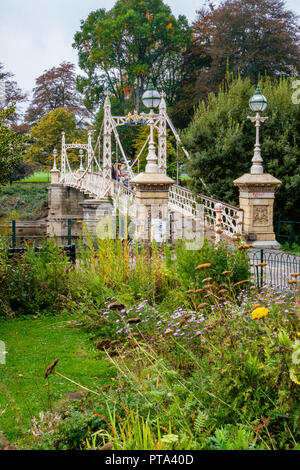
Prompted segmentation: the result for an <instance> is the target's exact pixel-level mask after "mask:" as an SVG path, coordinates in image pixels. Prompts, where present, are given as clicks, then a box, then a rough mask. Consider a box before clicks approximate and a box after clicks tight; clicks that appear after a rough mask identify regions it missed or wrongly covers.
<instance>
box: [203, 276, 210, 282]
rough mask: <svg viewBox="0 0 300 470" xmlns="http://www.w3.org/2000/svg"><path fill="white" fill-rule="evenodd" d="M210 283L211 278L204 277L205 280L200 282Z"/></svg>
mask: <svg viewBox="0 0 300 470" xmlns="http://www.w3.org/2000/svg"><path fill="white" fill-rule="evenodd" d="M209 281H212V277H206V278H205V279H202V282H209Z"/></svg>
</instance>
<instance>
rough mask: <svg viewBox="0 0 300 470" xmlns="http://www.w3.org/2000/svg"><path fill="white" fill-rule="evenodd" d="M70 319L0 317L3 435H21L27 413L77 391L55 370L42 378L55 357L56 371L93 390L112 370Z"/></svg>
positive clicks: (52, 405)
mask: <svg viewBox="0 0 300 470" xmlns="http://www.w3.org/2000/svg"><path fill="white" fill-rule="evenodd" d="M70 320H71V318H67V317H61V316H60V317H58V316H57V317H43V318H36V319H34V318H30V319H28V318H24V319H11V320H6V321H3V320H2V321H0V340H2V341H4V342H5V350H6V351H7V354H5V357H6V364H0V430H1V431H2V432H3V433H4V435H5V436H6V437H7V438H8V439H9V440H14V439H15V438H17V437H21V435H22V431H24V430H26V428H27V429H28V427H29V426H30V423H31V419H32V416H37V415H38V414H39V412H40V411H43V410H44V411H45V410H49V409H51V408H55V406H56V404H57V403H58V402H59V401H60V400H61V399H64V398H68V393H69V392H77V391H79V390H81V389H80V388H78V387H77V386H76V385H74V384H72V383H70V382H68V381H66V380H64V379H63V378H61V377H60V376H58V375H56V374H52V375H50V376H49V378H48V379H46V380H45V379H44V373H45V370H46V367H47V366H48V365H49V364H50V363H51V362H52V361H53V360H54V359H55V358H59V362H58V364H57V366H56V369H57V371H58V372H60V373H62V374H63V375H65V376H67V377H69V378H70V379H72V380H74V381H76V382H78V383H80V384H81V385H84V386H86V387H88V388H90V389H92V390H95V391H99V388H100V387H102V386H103V385H105V384H107V383H111V377H114V376H115V375H116V373H115V371H114V368H113V366H112V365H111V364H110V363H109V362H107V361H105V360H99V359H97V355H98V353H97V351H96V350H95V349H94V346H93V343H92V342H91V341H90V339H89V336H88V334H87V333H85V332H84V331H83V330H80V329H79V328H76V327H70V326H68V321H70ZM47 384H48V385H47Z"/></svg>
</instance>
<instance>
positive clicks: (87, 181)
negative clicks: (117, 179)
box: [60, 172, 112, 198]
mask: <svg viewBox="0 0 300 470" xmlns="http://www.w3.org/2000/svg"><path fill="white" fill-rule="evenodd" d="M60 182H61V183H64V184H65V185H66V186H70V187H72V188H75V189H78V190H79V191H83V192H86V193H88V194H90V195H91V196H93V197H95V198H101V197H104V196H105V195H107V194H110V193H111V190H112V180H109V179H107V178H103V176H102V174H101V173H100V172H99V173H98V172H93V173H90V172H88V173H86V174H85V175H83V176H82V177H78V178H77V177H76V176H75V175H74V174H73V173H71V172H70V173H64V174H63V175H62V177H61V179H60Z"/></svg>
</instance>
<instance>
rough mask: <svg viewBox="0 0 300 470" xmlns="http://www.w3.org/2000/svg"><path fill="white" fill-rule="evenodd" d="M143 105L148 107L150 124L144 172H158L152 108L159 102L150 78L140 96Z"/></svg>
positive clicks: (158, 96)
mask: <svg viewBox="0 0 300 470" xmlns="http://www.w3.org/2000/svg"><path fill="white" fill-rule="evenodd" d="M142 101H143V104H144V106H146V107H147V108H150V113H149V126H150V139H149V144H148V155H147V164H146V168H145V172H146V173H158V171H159V169H158V165H157V156H156V153H155V145H154V138H153V126H154V119H153V118H154V112H153V108H157V106H159V103H160V94H159V93H158V91H156V90H155V89H154V86H153V83H152V81H151V80H150V82H149V87H148V90H147V91H145V93H144V94H143V96H142Z"/></svg>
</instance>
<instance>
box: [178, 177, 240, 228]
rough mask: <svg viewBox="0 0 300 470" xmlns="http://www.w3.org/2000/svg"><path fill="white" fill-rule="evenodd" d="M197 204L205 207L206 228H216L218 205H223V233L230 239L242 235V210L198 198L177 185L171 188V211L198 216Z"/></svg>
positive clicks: (202, 197) (215, 200)
mask: <svg viewBox="0 0 300 470" xmlns="http://www.w3.org/2000/svg"><path fill="white" fill-rule="evenodd" d="M197 204H203V206H204V218H205V225H206V226H208V227H211V228H213V227H215V225H216V219H217V212H216V204H221V205H222V212H221V214H219V215H218V217H220V218H221V222H220V226H221V229H222V230H223V233H224V234H225V235H227V236H229V237H233V236H235V235H236V234H238V233H241V231H242V224H243V211H242V210H241V209H239V208H238V207H235V206H232V205H231V204H226V203H224V202H221V201H218V200H217V199H213V198H211V197H208V196H204V195H202V194H197V196H196V195H195V194H194V193H193V192H192V191H190V190H188V189H185V188H183V187H181V186H178V185H176V184H174V185H173V186H171V188H170V190H169V208H170V210H171V211H172V210H173V211H179V212H181V213H183V214H186V215H190V216H196V214H197Z"/></svg>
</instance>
